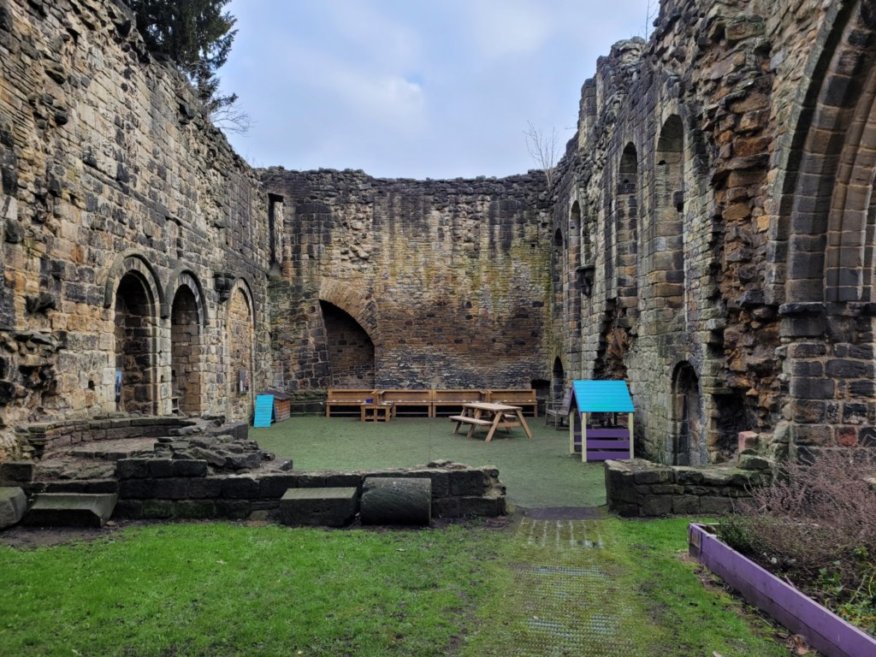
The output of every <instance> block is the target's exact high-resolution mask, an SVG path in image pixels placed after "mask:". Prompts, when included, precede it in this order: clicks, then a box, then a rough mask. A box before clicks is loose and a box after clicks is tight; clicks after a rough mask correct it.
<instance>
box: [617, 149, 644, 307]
mask: <svg viewBox="0 0 876 657" xmlns="http://www.w3.org/2000/svg"><path fill="white" fill-rule="evenodd" d="M617 236H618V239H617V296H618V300H619V306H620V308H621V310H622V311H626V312H625V314H626V313H628V312H633V311H634V310H635V309H636V307H637V305H638V298H639V283H638V251H639V248H638V239H639V157H638V154H637V152H636V147H635V146H634V145H633V144H632V143H629V144H627V145H626V147H625V148H624V152H623V155H622V156H621V163H620V170H619V171H618V188H617Z"/></svg>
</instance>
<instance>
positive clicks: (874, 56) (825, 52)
mask: <svg viewBox="0 0 876 657" xmlns="http://www.w3.org/2000/svg"><path fill="white" fill-rule="evenodd" d="M871 5H872V3H870V2H865V1H862V0H858V1H857V2H848V3H845V4H841V3H836V5H835V6H833V7H831V9H830V10H829V12H828V17H827V18H828V19H827V21H826V25H825V28H824V30H825V32H824V33H823V34H822V35H821V37H820V39H819V42H822V43H825V47H824V48H822V49H817V50H816V52H815V53H814V54H813V58H812V60H811V61H810V62H809V65H808V66H807V73H809V74H810V76H811V79H812V84H811V85H809V87H808V88H804V89H803V90H802V91H801V96H800V98H799V99H798V101H797V111H796V130H795V131H794V132H793V136H792V138H791V139H790V142H789V144H788V145H787V147H786V148H785V149H784V154H783V157H782V160H781V161H780V167H781V168H780V170H781V171H786V172H787V173H786V174H785V175H784V177H783V178H782V180H781V181H780V185H781V187H780V192H781V196H780V203H779V217H778V221H777V225H776V227H775V231H774V234H773V239H774V244H775V246H774V248H773V249H772V251H773V253H774V254H775V256H776V262H775V265H776V271H777V273H778V276H777V278H778V280H779V284H780V285H782V287H783V289H781V290H779V291H774V293H773V294H774V297H775V298H776V300H777V301H785V302H788V303H801V302H802V303H823V302H828V303H830V302H839V303H845V302H850V301H851V302H854V301H864V302H866V301H871V300H872V298H873V297H872V295H873V249H872V241H873V214H874V213H873V212H872V211H871V205H872V196H873V194H872V189H873V171H874V167H876V156H874V149H876V136H874V126H876V67H874V61H876V16H874V13H873V7H872V6H871ZM868 241H869V242H870V248H869V249H868ZM785 254H787V255H786V256H785ZM782 259H784V261H785V262H784V263H783V262H782ZM783 274H784V275H783Z"/></svg>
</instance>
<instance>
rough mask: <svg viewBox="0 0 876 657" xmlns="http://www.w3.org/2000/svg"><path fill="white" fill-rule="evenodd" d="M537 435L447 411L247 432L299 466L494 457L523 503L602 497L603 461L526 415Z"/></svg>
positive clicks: (301, 421) (488, 460)
mask: <svg viewBox="0 0 876 657" xmlns="http://www.w3.org/2000/svg"><path fill="white" fill-rule="evenodd" d="M527 420H528V424H529V427H530V429H531V430H532V434H533V438H532V440H528V439H527V438H526V434H525V433H524V432H523V431H522V429H513V430H511V431H510V432H508V433H503V432H498V433H497V435H496V437H495V438H494V439H493V440H492V441H491V442H489V443H487V442H485V441H484V439H483V437H484V434H483V433H482V432H479V433H476V434H475V436H476V437H474V438H471V439H469V438H466V437H465V434H454V433H453V428H454V426H455V424H454V423H453V422H451V421H450V420H448V419H447V418H434V419H426V418H397V419H395V420H393V421H392V422H377V423H372V422H359V420H358V418H349V417H330V418H326V417H315V416H303V417H294V418H292V419H290V420H286V421H284V422H278V423H276V424H274V425H273V426H271V427H270V428H268V429H252V430H251V431H250V437H251V438H252V439H254V440H256V441H258V443H259V444H260V445H261V446H262V447H263V448H264V449H267V450H269V451H272V452H275V453H276V454H277V456H278V457H279V458H285V459H292V461H293V462H294V466H295V470H303V471H307V470H369V469H374V468H389V467H408V466H415V465H424V464H426V463H428V462H429V461H434V460H436V459H447V460H451V461H456V462H458V463H465V464H467V465H472V466H482V465H493V466H495V467H497V468H498V469H499V478H500V479H501V480H502V482H503V483H504V484H505V485H506V486H507V489H508V499H509V501H511V502H512V503H513V504H516V505H518V506H521V507H525V508H530V507H549V506H599V505H602V504H605V485H604V475H603V466H602V464H601V463H581V460H580V457H572V456H570V455H569V453H568V448H569V434H568V430H566V429H564V430H561V431H556V430H554V429H553V427H546V426H545V425H544V421H543V420H542V419H541V418H527Z"/></svg>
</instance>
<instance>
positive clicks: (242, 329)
mask: <svg viewBox="0 0 876 657" xmlns="http://www.w3.org/2000/svg"><path fill="white" fill-rule="evenodd" d="M225 327H226V330H225V354H226V358H225V361H226V389H227V400H228V402H227V414H228V417H229V418H230V419H232V420H248V419H249V416H250V414H251V412H252V403H253V399H254V390H255V381H254V378H255V377H254V368H255V304H254V303H253V296H252V291H251V290H250V287H249V285H248V284H247V282H246V281H245V280H243V279H241V278H238V279H236V280H235V281H234V283H233V284H232V286H231V288H230V291H229V295H228V301H227V302H226V323H225ZM242 384H245V389H242Z"/></svg>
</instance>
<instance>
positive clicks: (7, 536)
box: [0, 523, 122, 550]
mask: <svg viewBox="0 0 876 657" xmlns="http://www.w3.org/2000/svg"><path fill="white" fill-rule="evenodd" d="M121 524H122V523H112V524H110V523H107V525H106V526H105V527H102V528H100V529H93V528H83V527H22V526H16V527H12V528H10V529H6V530H4V531H2V532H0V545H6V546H8V547H12V548H15V549H17V550H35V549H37V548H41V547H52V546H54V545H64V544H65V543H82V542H85V541H94V540H97V539H101V538H106V537H107V536H110V535H111V534H113V533H114V532H116V531H118V530H119V529H120V528H121Z"/></svg>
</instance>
